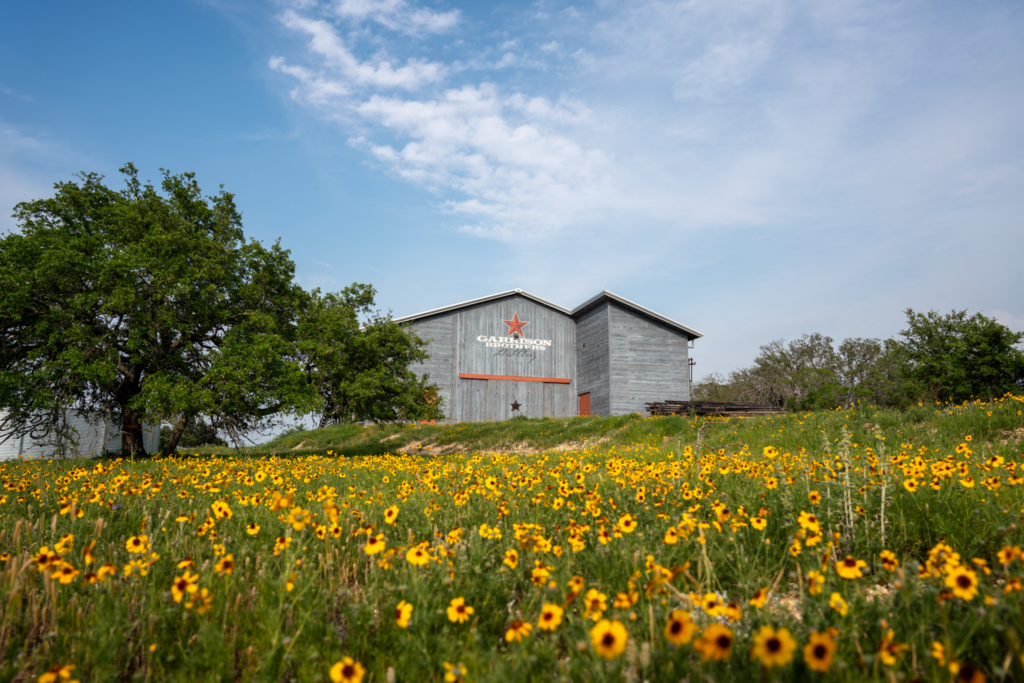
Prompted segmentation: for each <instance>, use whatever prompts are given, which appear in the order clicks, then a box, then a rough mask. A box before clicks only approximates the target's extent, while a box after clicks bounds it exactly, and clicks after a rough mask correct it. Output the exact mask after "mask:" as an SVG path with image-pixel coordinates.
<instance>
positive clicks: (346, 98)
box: [0, 0, 1024, 376]
mask: <svg viewBox="0 0 1024 683" xmlns="http://www.w3.org/2000/svg"><path fill="white" fill-rule="evenodd" d="M1021 36H1024V4H1022V3H1020V2H990V1H985V0H981V1H979V2H972V3H962V2H913V1H911V2H900V1H894V0H885V1H883V2H874V1H870V0H867V1H863V2H852V1H848V0H830V1H828V2H806V1H796V0H794V1H789V0H742V1H731V0H693V1H690V2H660V1H648V0H631V1H630V2H596V3H591V2H580V3H576V4H570V3H563V2H531V3H489V2H488V3H483V2H480V3H468V2H459V1H457V0H446V1H441V2H434V1H428V0H424V1H422V2H416V1H414V0H336V1H334V2H321V3H318V2H315V1H314V0H291V1H285V0H281V1H279V2H260V1H259V0H250V1H238V2H236V1H234V0H210V1H208V2H198V1H187V0H183V1H180V2H161V1H153V2H145V3H138V2H106V3H80V2H78V3H72V2H47V3H8V5H7V6H6V7H5V9H4V11H3V21H2V22H0V204H2V206H3V207H6V208H7V209H9V208H10V207H12V206H13V205H14V204H15V203H16V202H18V201H22V200H27V199H32V198H37V197H42V196H47V195H49V194H51V193H52V189H51V188H52V184H53V183H54V182H56V181H59V180H66V179H69V178H70V177H71V176H72V174H73V173H75V172H78V171H83V170H84V171H97V172H100V173H103V174H105V175H107V178H108V181H109V182H110V183H111V184H114V185H118V184H119V183H120V180H119V179H118V178H117V175H118V174H117V169H118V168H119V167H120V166H121V165H123V163H124V162H126V161H132V162H134V163H135V164H136V166H138V167H139V168H140V169H141V170H142V174H143V176H144V177H148V178H151V179H153V180H156V179H158V177H159V172H158V169H159V168H160V167H165V168H169V169H171V170H173V171H175V172H180V171H186V170H189V171H195V172H196V173H197V175H198V179H199V181H200V183H201V185H202V186H203V187H204V188H207V189H208V191H209V192H211V193H212V192H213V191H214V190H215V189H216V187H217V185H219V184H223V185H224V186H225V188H226V189H227V190H229V191H231V192H233V193H235V195H236V199H237V202H238V204H239V206H240V208H241V210H242V211H243V214H244V223H245V228H246V232H247V234H249V235H250V236H252V237H255V238H257V239H260V240H263V241H266V242H272V241H273V240H276V239H278V238H280V239H281V241H282V244H283V245H284V246H285V247H287V248H289V249H291V251H292V255H293V257H294V260H295V262H296V265H297V268H298V277H299V279H300V281H301V282H302V284H303V285H304V286H307V287H321V288H324V289H337V288H340V287H342V286H344V285H346V284H348V283H351V282H353V281H359V282H370V283H372V284H373V285H374V286H376V287H377V288H378V290H379V292H380V294H379V303H380V304H381V306H382V307H383V308H385V309H391V310H392V311H393V312H394V313H395V315H406V314H410V313H414V312H418V311H421V310H425V309H429V308H433V307H437V306H442V305H446V304H449V303H454V302H456V301H462V300H464V299H468V298H474V297H477V296H482V295H486V294H490V293H493V292H497V291H502V290H506V289H512V288H516V287H519V288H522V289H525V290H527V291H530V292H532V293H534V294H537V295H538V296H541V297H545V298H548V299H550V300H553V301H555V302H557V303H560V304H562V305H564V306H568V307H572V306H575V305H577V304H578V303H581V302H582V301H583V300H585V299H587V298H589V297H590V296H591V295H593V294H595V293H597V292H598V291H600V290H602V289H608V290H611V291H613V292H615V293H617V294H620V295H622V296H625V297H627V298H629V299H632V300H634V301H636V302H638V303H641V304H643V305H645V306H648V307H650V308H652V309H654V310H656V311H658V312H660V313H663V314H665V315H667V316H670V317H672V318H675V319H677V320H679V321H680V322H682V323H683V324H685V325H688V326H690V327H693V328H695V329H698V330H700V331H701V332H703V333H704V334H705V338H704V339H702V340H699V341H698V342H697V346H696V349H695V351H694V358H696V360H697V362H698V366H697V368H696V369H697V375H698V376H701V375H703V374H706V373H708V372H727V371H729V370H731V369H733V368H736V367H739V366H742V365H746V364H748V363H749V362H750V361H751V360H752V359H753V357H754V356H755V355H756V353H757V350H758V346H759V345H761V344H764V343H767V342H769V341H771V340H773V339H777V338H786V339H792V338H795V337H798V336H799V335H801V334H802V333H805V332H822V333H825V334H828V335H830V336H832V337H834V338H836V339H837V340H839V339H842V338H844V337H847V336H865V337H867V336H872V337H888V336H893V335H895V334H897V333H898V332H899V330H900V329H901V326H902V323H903V320H904V317H903V313H902V311H903V310H904V309H905V308H907V307H913V308H915V309H925V310H927V309H933V308H934V309H938V310H942V311H948V310H950V309H952V308H957V309H961V308H967V309H970V310H971V311H983V312H985V313H987V314H989V315H994V316H996V317H998V318H999V319H1000V320H1002V321H1003V322H1004V323H1006V324H1007V325H1009V326H1010V327H1012V328H1014V329H1016V330H1024V268H1022V267H1021V265H1020V264H1021V254H1024V125H1022V124H1021V122H1022V121H1024V78H1022V76H1021V74H1022V73H1024V40H1022V39H1021ZM9 213H10V212H9V211H4V212H3V213H2V214H0V230H9V229H12V228H13V227H14V223H13V221H11V220H10V219H9V218H8V214H9Z"/></svg>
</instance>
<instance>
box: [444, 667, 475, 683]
mask: <svg viewBox="0 0 1024 683" xmlns="http://www.w3.org/2000/svg"><path fill="white" fill-rule="evenodd" d="M441 664H442V665H443V666H444V681H445V683H464V682H465V680H466V676H467V675H468V674H469V671H468V670H467V669H466V666H465V665H464V664H462V663H458V664H451V663H449V662H441Z"/></svg>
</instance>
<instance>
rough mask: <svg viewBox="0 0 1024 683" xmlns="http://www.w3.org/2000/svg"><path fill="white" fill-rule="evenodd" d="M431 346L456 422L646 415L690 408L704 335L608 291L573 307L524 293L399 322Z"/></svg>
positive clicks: (431, 364)
mask: <svg viewBox="0 0 1024 683" xmlns="http://www.w3.org/2000/svg"><path fill="white" fill-rule="evenodd" d="M396 322H399V323H404V324H408V325H409V326H410V327H412V328H413V329H414V330H415V331H416V333H417V334H418V335H419V336H420V337H422V338H423V339H425V340H427V341H429V347H428V349H427V351H428V353H429V354H430V358H429V359H428V360H427V361H426V362H424V363H422V364H419V365H417V366H414V368H413V369H414V370H415V371H416V372H417V373H418V374H420V375H422V374H423V373H429V374H430V380H431V382H433V383H434V384H437V385H438V386H439V388H440V392H439V393H440V395H441V396H442V397H444V401H445V404H444V413H445V415H446V416H447V418H448V419H449V420H451V421H453V422H480V421H489V420H506V419H508V418H510V417H514V416H516V415H525V416H527V417H569V416H572V415H625V414H629V413H640V414H645V412H646V411H645V408H646V406H645V404H646V403H652V402H655V401H665V400H689V397H690V368H689V359H690V355H689V351H690V348H691V347H692V345H693V342H694V340H696V339H697V338H699V337H701V336H703V335H702V334H701V333H700V332H697V331H696V330H693V329H691V328H689V327H687V326H685V325H682V324H680V323H678V322H676V321H674V320H671V319H669V318H666V317H665V316H663V315H660V314H658V313H655V312H654V311H652V310H650V309H647V308H644V307H643V306H641V305H639V304H636V303H633V302H632V301H629V300H628V299H624V298H623V297H621V296H618V295H616V294H613V293H611V292H608V291H604V292H601V293H600V294H598V295H597V296H594V297H592V298H591V299H588V300H587V301H585V302H583V303H582V304H580V305H579V306H577V307H576V308H574V309H571V310H570V309H568V308H563V307H562V306H559V305H557V304H555V303H552V302H550V301H545V300H544V299H541V298H540V297H538V296H534V295H533V294H530V293H528V292H525V291H523V290H521V289H515V290H510V291H507V292H501V293H499V294H492V295H491V296H485V297H481V298H479V299H473V300H471V301H464V302H462V303H458V304H453V305H451V306H445V307H443V308H436V309H433V310H430V311H424V312H423V313H417V314H415V315H409V316H405V317H402V318H397V319H396Z"/></svg>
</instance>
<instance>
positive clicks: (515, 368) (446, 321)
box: [410, 295, 576, 422]
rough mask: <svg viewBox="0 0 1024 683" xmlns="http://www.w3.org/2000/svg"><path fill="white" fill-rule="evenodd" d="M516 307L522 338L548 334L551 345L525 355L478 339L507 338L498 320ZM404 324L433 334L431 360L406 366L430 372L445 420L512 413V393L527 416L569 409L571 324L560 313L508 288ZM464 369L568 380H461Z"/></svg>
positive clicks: (572, 396) (572, 399) (572, 407)
mask: <svg viewBox="0 0 1024 683" xmlns="http://www.w3.org/2000/svg"><path fill="white" fill-rule="evenodd" d="M515 313H518V315H519V319H520V320H525V321H527V322H529V324H528V325H527V326H526V327H525V328H523V332H524V334H525V335H526V337H527V338H529V339H551V340H552V345H551V346H549V347H547V348H546V349H545V350H544V351H536V352H535V356H534V358H532V359H530V358H528V357H516V356H497V355H495V352H496V351H498V349H496V348H489V347H487V346H486V345H485V343H483V342H479V341H477V337H478V336H481V335H483V336H487V337H499V338H502V337H506V336H507V333H508V326H507V325H505V323H503V322H502V320H511V319H512V315H513V314H515ZM410 325H411V326H412V327H413V328H415V329H416V332H417V334H419V335H420V337H422V338H424V339H432V340H433V341H431V343H430V346H429V347H428V349H427V352H428V353H430V355H431V357H430V359H429V360H427V361H426V362H425V363H421V364H418V365H417V366H415V367H414V368H413V370H414V371H415V372H417V373H423V372H429V373H430V377H431V381H433V382H435V383H436V384H438V385H439V386H440V387H441V394H442V395H444V396H445V416H446V417H447V419H448V420H449V421H463V422H479V421H485V420H505V419H508V418H509V417H512V416H513V415H514V413H512V412H511V405H512V402H513V401H514V400H518V401H519V403H521V404H522V405H523V409H522V413H523V414H524V415H528V416H529V417H541V416H552V417H567V416H570V415H575V414H576V381H575V380H576V356H575V350H576V349H575V345H576V325H575V323H574V322H573V320H572V319H571V318H570V317H569V316H567V315H565V314H564V313H561V312H560V311H556V310H553V309H550V308H548V307H546V306H543V305H541V304H538V303H536V302H534V301H532V300H530V299H527V298H525V297H522V296H518V295H513V296H510V297H506V298H504V299H500V300H497V301H489V302H486V303H483V304H479V305H477V306H472V307H468V308H463V309H459V310H455V311H451V312H449V313H443V314H440V315H438V316H434V317H431V318H426V319H422V320H417V321H415V322H413V323H410ZM463 373H465V374H479V375H505V376H514V377H552V378H564V379H569V380H570V383H569V384H560V385H555V384H546V383H541V382H510V381H499V380H472V379H461V378H460V377H459V375H460V374H463ZM556 387H557V388H556Z"/></svg>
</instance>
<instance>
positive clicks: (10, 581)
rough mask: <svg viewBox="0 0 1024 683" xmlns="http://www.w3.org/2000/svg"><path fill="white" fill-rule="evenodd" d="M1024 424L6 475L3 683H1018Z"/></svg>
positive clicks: (933, 419) (155, 462) (727, 423)
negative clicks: (831, 682)
mask: <svg viewBox="0 0 1024 683" xmlns="http://www.w3.org/2000/svg"><path fill="white" fill-rule="evenodd" d="M1022 410H1024V398H1022V397H1011V396H1008V397H1006V398H1004V399H1001V400H996V401H992V402H989V403H980V402H979V403H975V404H969V405H963V406H917V407H915V408H913V409H911V410H910V411H907V412H904V413H896V412H883V411H876V410H874V409H872V408H857V409H854V410H848V411H836V412H821V413H799V414H791V415H786V416H779V417H775V418H771V419H768V418H759V419H735V418H734V419H731V420H719V419H704V420H701V419H686V418H675V417H673V418H651V419H641V418H639V417H633V418H625V419H622V418H619V422H617V423H615V424H619V425H622V427H621V429H620V432H621V434H625V435H627V436H628V435H632V438H633V441H632V442H631V443H629V442H627V443H619V442H615V443H613V442H612V441H608V442H604V443H593V444H592V445H586V444H584V445H583V446H580V447H578V448H576V447H573V448H568V449H565V448H563V449H560V450H559V449H552V450H541V451H536V452H520V453H508V452H506V453H501V452H481V451H471V452H465V453H448V454H445V455H439V456H430V457H427V456H423V455H401V454H386V455H375V456H358V457H346V456H345V455H344V454H343V453H341V452H335V451H333V450H325V451H324V452H323V453H320V454H316V455H296V456H292V457H260V456H257V455H248V454H247V455H242V456H234V457H233V456H230V455H226V454H222V455H216V456H209V455H208V456H180V457H175V458H154V459H150V460H144V461H129V460H124V459H114V460H111V459H104V460H78V461H76V460H70V461H34V462H6V463H2V464H0V480H2V482H3V488H4V490H3V491H2V492H0V560H2V562H0V586H2V593H0V610H2V615H0V680H3V681H11V680H15V681H36V680H38V681H41V682H42V681H58V682H60V681H74V680H81V681H136V680H138V681H150V680H155V681H162V680H184V681H206V680H223V681H239V680H240V681H249V680H254V681H347V682H349V681H441V680H444V681H448V682H454V681H462V680H465V681H502V682H503V683H511V682H513V681H534V680H543V681H602V680H608V681H618V680H630V681H680V680H690V681H697V680H712V681H723V680H742V681H746V680H808V681H813V680H826V679H827V680H856V681H860V680H885V681H901V680H903V681H910V680H930V681H950V680H967V681H982V680H995V681H1000V680H1024V592H1022V579H1024V558H1022V554H1021V549H1020V545H1021V544H1022V543H1024V539H1022V536H1024V534H1022V532H1021V522H1022V516H1024V448H1022V445H1021V435H1022V434H1024V416H1022ZM581 419H582V418H581ZM575 421H576V419H575V418H574V419H572V420H537V421H531V422H533V423H536V425H539V426H538V427H537V428H538V429H539V428H541V427H542V428H543V429H544V430H545V431H546V432H549V433H550V432H552V431H557V430H558V429H561V428H564V429H566V430H570V429H571V427H572V424H574V423H575ZM457 428H458V427H450V428H449V429H457ZM365 429H366V430H374V429H377V428H375V427H368V428H365ZM410 429H412V428H411V427H410ZM368 433H372V432H368Z"/></svg>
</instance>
